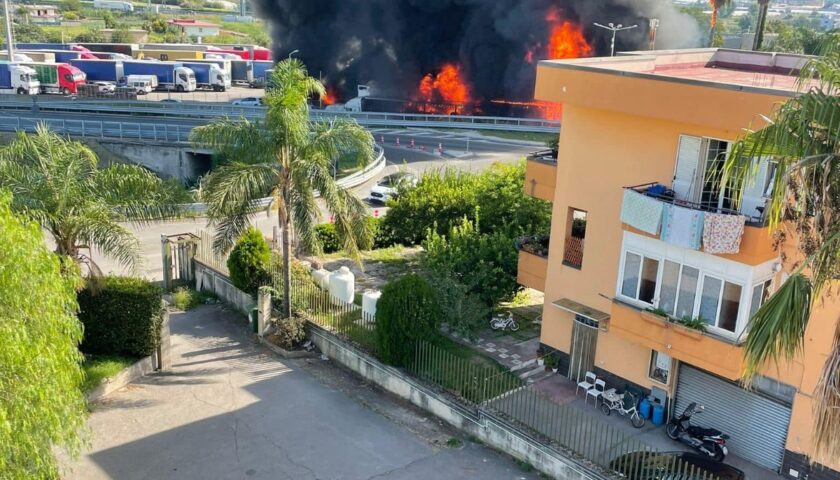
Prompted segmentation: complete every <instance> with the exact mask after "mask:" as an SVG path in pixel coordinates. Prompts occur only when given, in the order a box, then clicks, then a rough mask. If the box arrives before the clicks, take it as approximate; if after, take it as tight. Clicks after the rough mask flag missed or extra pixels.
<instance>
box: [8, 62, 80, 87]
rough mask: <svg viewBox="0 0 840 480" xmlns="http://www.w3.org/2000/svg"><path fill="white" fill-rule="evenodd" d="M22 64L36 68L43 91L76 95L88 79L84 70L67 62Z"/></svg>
mask: <svg viewBox="0 0 840 480" xmlns="http://www.w3.org/2000/svg"><path fill="white" fill-rule="evenodd" d="M21 65H25V66H27V67H31V68H32V69H33V70H35V74H36V75H38V82H39V83H40V84H41V93H58V94H61V95H71V94H74V95H75V94H76V92H78V89H79V85H82V84H84V83H85V79H86V77H85V74H84V72H82V71H81V70H79V69H78V68H76V67H74V66H73V65H70V64H67V63H43V62H22V63H21Z"/></svg>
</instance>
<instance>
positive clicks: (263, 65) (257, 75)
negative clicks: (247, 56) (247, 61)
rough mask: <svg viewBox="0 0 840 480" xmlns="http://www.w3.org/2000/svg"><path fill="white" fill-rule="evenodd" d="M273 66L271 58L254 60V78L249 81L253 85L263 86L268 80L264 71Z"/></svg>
mask: <svg viewBox="0 0 840 480" xmlns="http://www.w3.org/2000/svg"><path fill="white" fill-rule="evenodd" d="M273 68H274V62H273V61H271V60H255V61H254V62H253V70H254V73H253V75H254V80H253V81H252V83H251V86H253V87H264V86H265V84H266V83H267V82H268V78H267V76H266V73H267V72H268V71H269V70H271V69H273Z"/></svg>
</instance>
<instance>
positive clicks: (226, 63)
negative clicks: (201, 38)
mask: <svg viewBox="0 0 840 480" xmlns="http://www.w3.org/2000/svg"><path fill="white" fill-rule="evenodd" d="M183 63H208V64H212V65H216V66H218V67H219V68H221V69H222V71H223V72H225V73H227V75H228V77H231V81H233V78H232V76H231V68H230V60H227V59H223V58H215V59H213V58H205V59H203V60H190V61H189V62H183Z"/></svg>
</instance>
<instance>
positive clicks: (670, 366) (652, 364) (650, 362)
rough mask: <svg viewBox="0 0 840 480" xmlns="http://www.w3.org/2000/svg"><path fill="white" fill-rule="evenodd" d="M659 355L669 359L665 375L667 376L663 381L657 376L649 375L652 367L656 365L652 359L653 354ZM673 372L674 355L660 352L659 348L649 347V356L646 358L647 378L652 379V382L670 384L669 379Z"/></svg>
mask: <svg viewBox="0 0 840 480" xmlns="http://www.w3.org/2000/svg"><path fill="white" fill-rule="evenodd" d="M659 355H664V356H666V357H668V358H669V359H670V360H671V361H670V362H668V372H667V373H668V375H667V376H668V378H667V379H666V380H665V381H664V382H663V381H662V380H659V379H658V378H654V377H653V375H651V373H652V372H653V367H654V366H655V365H656V362H655V361H654V356H659ZM673 373H674V357H672V356H670V355H668V354H667V353H662V352H660V351H659V350H653V349H651V351H650V357H649V359H648V372H647V376H648V378H649V379H651V380H653V381H654V382H656V383H658V384H660V385H665V386H667V385H670V384H671V379H672V378H673Z"/></svg>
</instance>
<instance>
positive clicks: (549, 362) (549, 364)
mask: <svg viewBox="0 0 840 480" xmlns="http://www.w3.org/2000/svg"><path fill="white" fill-rule="evenodd" d="M559 366H560V359H558V358H557V357H555V356H554V355H549V356H548V357H546V359H545V368H546V370H548V369H549V368H550V369H551V371H552V372H554V373H557V367H559Z"/></svg>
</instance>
